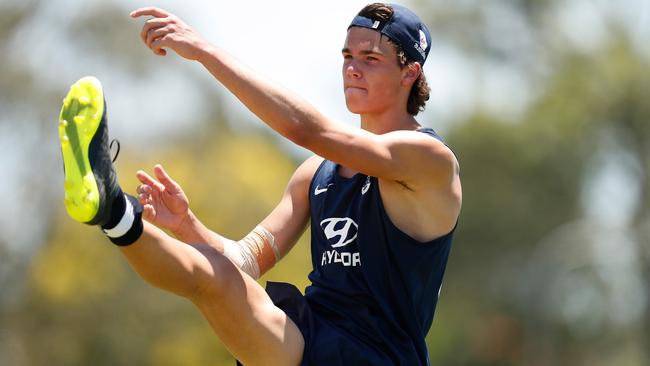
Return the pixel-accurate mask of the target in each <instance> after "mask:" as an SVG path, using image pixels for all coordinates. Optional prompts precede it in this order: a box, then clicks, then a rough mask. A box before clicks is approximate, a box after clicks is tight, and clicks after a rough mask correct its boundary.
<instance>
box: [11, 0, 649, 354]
mask: <svg viewBox="0 0 650 366" xmlns="http://www.w3.org/2000/svg"><path fill="white" fill-rule="evenodd" d="M333 3H334V4H335V5H341V4H343V2H336V1H335V2H333ZM347 3H348V2H346V4H347ZM406 3H407V5H409V6H411V7H412V8H413V9H415V10H416V12H418V13H419V14H420V15H421V16H422V17H423V18H424V19H425V20H426V22H427V23H428V24H429V25H430V28H431V29H432V31H433V33H434V49H433V51H432V54H431V56H430V61H429V62H428V63H427V68H425V70H426V71H427V75H428V77H429V82H430V84H431V86H432V88H433V93H432V100H431V101H430V103H429V109H428V111H427V112H426V113H425V114H424V115H423V116H422V117H421V122H422V123H423V124H424V125H426V126H430V127H434V128H436V129H438V130H439V131H440V132H442V134H443V135H444V136H445V137H446V138H447V140H448V142H449V144H450V146H451V147H452V148H453V149H454V151H455V152H456V154H457V156H458V158H459V161H460V163H461V167H462V179H463V188H464V207H463V212H462V215H461V219H460V226H459V230H458V234H457V237H456V240H455V242H454V249H453V251H452V256H451V259H450V262H449V266H448V270H447V271H448V272H447V274H446V278H445V285H444V287H443V291H442V297H441V301H440V303H439V306H438V310H437V314H436V319H435V320H434V324H433V327H432V329H431V331H430V333H429V335H428V337H427V342H428V344H429V346H430V357H431V362H432V364H434V365H479V366H483V365H484V366H488V365H489V366H497V365H503V366H508V365H513V366H514V365H540V366H541V365H590V366H591V365H597V366H598V365H603V366H604V365H616V366H618V365H630V366H634V365H648V364H650V302H649V301H648V295H649V292H648V290H649V288H648V284H649V283H650V125H649V120H650V103H649V102H648V101H649V96H650V72H649V70H650V48H649V47H648V46H647V44H648V43H647V39H648V36H650V4H649V3H648V2H647V0H626V1H618V2H613V1H606V0H600V1H599V0H535V1H533V0H503V1H478V0H464V1H455V2H447V1H438V0H436V1H411V2H406ZM160 4H161V5H163V6H166V7H167V8H169V9H170V10H172V11H175V12H177V13H178V14H179V15H181V16H183V17H184V18H185V19H187V20H188V21H189V22H190V23H191V24H194V23H193V20H195V21H196V23H198V24H203V28H202V29H200V31H205V32H206V33H210V29H211V28H210V27H209V26H207V25H206V24H212V23H205V20H204V19H205V18H201V17H198V16H197V15H196V13H198V12H200V11H201V7H202V5H201V3H197V2H184V3H183V4H181V3H177V2H173V1H166V2H162V1H161V2H160ZM242 4H243V5H241V4H240V5H236V4H230V5H228V4H226V5H224V6H225V10H228V9H229V7H232V8H233V9H234V8H236V7H237V6H250V7H263V6H267V5H263V4H262V3H260V2H255V1H251V2H243V3H242ZM360 4H361V5H362V4H363V3H360ZM139 5H144V4H139V3H138V4H135V5H134V4H129V3H126V2H107V1H99V0H95V1H87V2H83V3H82V2H80V1H75V0H57V1H51V2H46V1H43V0H27V1H20V2H19V1H7V0H4V1H2V2H0V164H1V165H0V166H1V168H2V175H1V179H0V194H2V197H3V198H4V202H3V210H2V213H1V214H0V364H1V365H11V366H13V365H104V364H105V365H116V364H117V365H224V364H231V362H232V358H231V357H230V356H229V355H228V353H227V352H226V351H225V349H224V348H223V347H222V345H221V344H220V342H219V341H218V339H217V338H216V337H215V336H213V335H212V333H211V331H210V329H209V327H208V326H207V323H206V322H205V321H203V319H202V318H201V317H200V315H199V314H198V312H197V311H195V309H194V308H193V307H192V306H191V304H190V303H189V302H187V301H184V300H182V299H178V298H176V297H174V296H170V295H169V294H165V293H163V292H161V291H159V290H156V289H153V288H151V287H149V286H147V285H145V284H144V283H143V282H142V281H141V280H140V279H139V278H138V277H137V276H136V275H135V274H134V272H133V271H132V270H131V269H130V268H129V267H128V265H127V264H126V262H125V261H124V260H123V259H122V258H121V257H120V255H119V253H118V251H116V250H114V249H113V248H111V247H110V245H106V243H107V242H106V240H105V239H103V238H102V235H101V234H100V233H99V232H98V231H97V230H94V229H92V228H89V227H85V226H82V225H78V224H76V223H74V222H73V221H72V220H70V219H69V218H68V217H67V216H66V214H65V210H64V209H63V205H62V204H61V197H62V196H61V184H60V183H61V181H62V174H61V169H60V168H61V165H60V164H61V163H60V155H59V154H60V153H59V152H58V150H57V149H58V146H57V140H56V118H57V113H58V110H59V103H60V98H61V97H62V96H63V95H64V94H65V92H66V90H67V86H68V85H69V84H70V83H71V82H73V81H74V80H76V79H77V78H78V77H80V76H83V75H85V74H94V75H97V76H98V77H99V78H100V79H101V80H103V82H104V85H105V88H106V90H107V94H108V95H107V98H108V101H109V110H110V115H111V131H112V133H113V135H114V136H115V137H118V138H120V140H122V145H123V147H124V149H123V152H122V154H121V156H120V159H119V163H118V165H117V169H118V174H119V176H120V179H121V184H122V185H123V186H124V187H125V188H126V189H135V187H136V185H137V182H136V180H135V178H134V177H133V173H134V172H135V171H136V170H137V169H139V168H145V169H150V167H152V166H153V164H155V163H157V162H162V163H163V164H164V165H165V166H166V168H167V169H168V171H169V172H170V173H171V174H172V176H174V177H175V178H176V179H177V180H178V181H179V182H181V184H182V185H183V187H184V188H185V190H186V192H187V193H188V195H189V197H190V200H191V205H192V207H193V209H194V210H195V212H197V214H198V215H199V217H200V218H201V219H202V220H203V221H204V222H205V223H206V224H207V225H208V226H209V227H212V228H214V229H215V230H216V231H218V232H220V233H222V234H224V235H226V236H229V237H233V238H236V237H240V236H241V235H243V234H245V233H246V232H247V231H248V230H249V229H250V228H251V227H253V226H254V225H256V224H257V223H258V222H259V221H260V220H261V219H262V218H263V217H264V216H265V215H266V214H267V213H268V212H269V211H270V210H271V208H272V207H273V206H274V205H275V203H276V202H277V201H278V199H279V197H280V194H281V192H282V190H283V188H284V184H285V183H286V181H287V180H288V178H289V176H290V175H291V173H292V171H293V169H294V168H295V167H296V166H297V164H299V162H300V161H301V160H302V159H304V157H305V156H306V154H307V153H306V152H305V151H304V150H301V149H299V148H295V147H292V146H289V145H287V144H286V143H285V142H283V141H282V140H281V139H280V138H278V136H277V135H276V134H275V133H273V132H270V131H269V130H268V129H266V128H264V127H262V124H261V123H259V121H256V120H255V119H254V118H253V117H251V116H250V114H247V112H246V111H245V110H243V109H242V108H239V107H237V103H236V101H234V100H233V99H232V98H231V97H229V96H227V94H226V93H225V92H224V91H223V89H221V87H220V86H216V85H215V83H214V82H213V81H212V80H211V79H210V77H209V75H207V73H205V72H204V71H203V70H201V69H200V68H199V67H197V66H196V65H191V64H188V63H185V62H183V61H180V60H179V59H178V58H174V57H168V58H165V59H159V58H155V57H153V56H151V55H150V54H149V53H148V52H147V51H146V50H145V49H144V47H142V46H141V45H140V43H139V42H140V41H139V39H138V37H137V34H138V32H139V24H138V23H136V22H133V21H131V20H129V19H128V17H127V16H126V14H128V11H129V10H131V9H132V8H133V7H135V6H139ZM354 5H355V6H354V8H357V6H356V5H357V4H356V3H355V4H354ZM361 5H359V6H358V7H360V6H361ZM276 6H277V7H278V9H276V10H277V14H279V15H278V16H281V15H282V14H283V13H284V12H288V11H289V9H294V8H298V10H299V11H302V12H307V11H310V12H311V13H310V15H314V16H327V14H329V13H328V11H330V9H327V8H309V6H312V5H305V4H302V5H299V4H297V3H291V2H288V3H287V2H284V3H283V2H280V3H278V4H276ZM341 6H342V5H341ZM210 9H211V10H210V11H211V12H213V13H214V14H211V15H210V17H209V18H210V19H213V20H214V19H216V20H214V22H216V23H218V22H219V19H220V17H221V19H223V17H228V16H229V14H222V13H223V12H226V11H223V12H218V11H216V10H214V9H213V8H210ZM220 9H222V8H220ZM350 15H352V13H351V14H350ZM194 17H196V18H194ZM202 19H203V20H202ZM202 22H204V23H202ZM343 23H345V21H344V22H343ZM257 26H259V28H255V27H256V26H255V25H252V26H251V27H252V28H253V29H252V31H253V32H260V29H264V31H265V32H269V33H270V34H273V33H272V32H274V31H275V32H278V34H279V35H278V36H277V37H273V39H275V40H278V39H281V38H282V36H286V35H285V34H284V33H281V32H283V30H281V29H280V28H273V27H270V28H268V29H267V28H262V27H261V26H260V25H257ZM215 27H216V26H215ZM343 29H344V28H343ZM313 30H314V31H315V28H314V29H313ZM307 33H308V32H307ZM341 34H343V36H344V33H337V34H335V35H336V37H338V38H341V37H342V36H341ZM231 35H232V37H235V36H236V32H233V33H232V34H225V35H224V34H221V35H220V36H219V37H222V38H223V39H227V38H228V37H229V36H231ZM219 37H217V36H215V38H216V40H217V41H221V38H219ZM323 37H325V36H323ZM327 37H330V35H328V36H327ZM331 37H333V36H331ZM338 38H337V40H336V42H341V41H342V39H341V40H338ZM304 47H306V48H308V47H310V45H309V44H305V45H304ZM309 49H311V48H309ZM282 50H283V52H286V53H288V55H287V54H284V53H283V52H279V53H274V54H271V55H263V57H255V58H254V59H253V58H250V59H247V58H246V57H247V56H246V55H247V54H245V53H243V54H242V55H243V59H244V61H245V62H250V63H252V64H253V65H254V66H255V62H259V60H258V59H262V61H264V60H265V59H267V60H271V59H273V58H276V57H277V58H278V59H280V60H282V63H287V64H290V65H289V66H290V67H291V75H292V76H293V77H295V79H309V77H306V75H308V76H313V77H314V78H315V81H314V85H315V86H314V85H312V84H309V85H310V86H311V87H312V89H305V90H306V91H305V92H304V93H305V94H308V95H310V96H315V97H313V99H315V104H316V105H317V106H320V104H319V103H323V105H324V106H325V109H326V110H327V111H328V112H329V111H330V109H329V108H330V106H331V105H337V106H338V108H339V109H338V110H336V111H335V112H331V113H332V114H333V115H335V116H340V115H344V113H345V111H344V109H343V104H342V99H341V98H339V99H338V100H337V99H336V98H337V97H336V95H334V94H328V92H327V91H324V90H321V89H327V88H321V86H323V85H330V84H327V82H323V81H322V79H323V78H322V77H321V78H320V79H319V76H318V74H319V73H320V72H321V71H322V72H323V73H324V74H325V75H329V74H328V72H330V71H325V70H319V69H317V68H314V67H315V66H314V65H313V64H312V63H311V62H310V58H318V57H319V56H318V55H316V56H314V55H313V54H310V53H301V52H300V48H298V51H295V50H289V51H286V50H285V49H284V48H282ZM295 52H298V54H297V55H295ZM328 52H329V51H328ZM333 52H334V54H336V53H337V52H338V50H334V51H333ZM337 56H338V55H337ZM304 59H306V60H307V61H306V62H305V61H303V60H304ZM296 60H297V61H296ZM269 62H270V61H269ZM336 67H338V65H336ZM266 72H267V73H269V74H270V75H271V76H272V77H276V78H277V79H278V81H279V82H281V83H282V82H283V81H287V83H288V84H290V85H293V84H292V83H294V82H295V79H292V78H291V77H288V76H287V74H285V73H284V71H280V70H279V69H278V72H277V73H275V72H274V70H266ZM294 74H295V75H294ZM296 75H297V76H296ZM326 77H327V76H326ZM285 78H286V80H285ZM332 79H333V78H332ZM319 80H321V81H319ZM328 82H332V84H331V85H334V86H333V88H336V87H337V85H338V84H337V83H338V81H336V82H335V81H328ZM300 85H301V86H299V88H309V87H307V86H303V84H300ZM301 92H302V90H301ZM332 100H334V102H332ZM339 101H341V103H339ZM345 118H348V119H347V120H346V122H348V123H353V122H354V119H353V117H349V116H348V117H345ZM233 213H234V214H233ZM306 238H308V235H305V236H304V237H303V238H302V239H301V241H300V243H299V244H298V245H297V246H296V249H294V251H293V252H292V253H291V254H290V255H289V256H288V257H287V258H286V259H284V260H283V262H282V264H281V265H280V266H277V267H276V268H275V269H274V270H273V271H272V272H271V273H269V274H268V275H267V276H265V278H263V279H262V280H261V282H264V281H265V280H267V279H268V280H276V281H288V282H292V283H295V284H296V285H298V287H300V288H304V287H305V286H306V285H307V284H308V283H307V279H306V275H307V273H308V272H309V269H310V268H309V266H310V260H309V243H308V241H307V240H306Z"/></svg>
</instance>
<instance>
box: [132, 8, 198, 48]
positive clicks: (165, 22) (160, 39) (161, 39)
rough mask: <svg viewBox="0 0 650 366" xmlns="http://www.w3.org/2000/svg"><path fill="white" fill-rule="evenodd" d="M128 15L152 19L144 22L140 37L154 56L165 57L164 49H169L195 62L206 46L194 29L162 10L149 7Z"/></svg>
mask: <svg viewBox="0 0 650 366" xmlns="http://www.w3.org/2000/svg"><path fill="white" fill-rule="evenodd" d="M130 15H131V17H132V18H139V17H142V16H152V17H153V18H151V19H149V20H147V21H145V22H144V26H143V27H142V31H141V32H140V37H141V38H142V41H143V42H144V43H145V44H146V45H147V47H149V48H150V49H151V50H152V51H153V52H154V53H155V54H156V55H159V56H165V55H166V54H167V51H166V50H165V48H170V49H172V50H174V51H175V52H176V53H177V54H178V55H179V56H181V57H183V58H186V59H188V60H197V59H198V58H199V56H200V54H201V51H202V50H203V49H204V48H205V46H207V45H208V42H206V41H205V40H204V39H203V37H201V36H200V35H199V34H198V33H197V32H196V31H195V30H194V29H192V28H191V27H190V26H188V25H187V24H185V22H183V21H182V20H181V19H180V18H178V17H177V16H175V15H174V14H171V13H169V12H167V11H165V10H163V9H160V8H156V7H153V6H151V7H146V8H140V9H137V10H134V11H133V12H131V14H130Z"/></svg>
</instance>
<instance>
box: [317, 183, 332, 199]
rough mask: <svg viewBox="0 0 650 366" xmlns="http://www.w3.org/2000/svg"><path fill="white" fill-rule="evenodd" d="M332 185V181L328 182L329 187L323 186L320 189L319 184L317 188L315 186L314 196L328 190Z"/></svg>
mask: <svg viewBox="0 0 650 366" xmlns="http://www.w3.org/2000/svg"><path fill="white" fill-rule="evenodd" d="M331 185H332V183H330V184H328V185H327V187H325V188H321V189H318V186H316V188H314V196H318V195H319V194H321V193H323V192H327V188H329V186H331Z"/></svg>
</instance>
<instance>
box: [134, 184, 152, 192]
mask: <svg viewBox="0 0 650 366" xmlns="http://www.w3.org/2000/svg"><path fill="white" fill-rule="evenodd" d="M152 190H153V188H151V186H150V185H148V184H140V185H139V186H138V188H136V190H135V191H136V192H138V194H141V193H144V194H151V191H152Z"/></svg>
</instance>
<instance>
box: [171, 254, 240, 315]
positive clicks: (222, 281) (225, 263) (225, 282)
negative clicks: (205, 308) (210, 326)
mask: <svg viewBox="0 0 650 366" xmlns="http://www.w3.org/2000/svg"><path fill="white" fill-rule="evenodd" d="M192 246H193V247H194V248H195V249H196V250H197V251H199V252H200V253H201V254H202V255H203V256H204V257H205V258H206V260H207V262H206V263H207V265H202V266H197V268H195V269H194V271H193V272H194V273H193V274H194V275H193V276H192V282H193V283H192V285H191V286H190V291H189V292H188V293H187V294H186V295H185V296H184V297H187V298H188V299H190V300H192V301H193V302H205V301H210V302H211V303H214V302H216V301H218V300H219V299H221V298H223V296H225V295H226V294H227V295H228V296H236V295H237V294H235V293H233V292H236V291H237V290H236V289H237V288H243V287H244V286H242V285H241V284H242V283H243V282H244V279H243V278H242V276H245V275H246V274H244V273H242V272H241V271H240V270H239V269H238V268H237V267H236V266H235V265H234V264H233V263H232V262H231V261H230V259H228V258H227V257H225V256H224V255H223V254H222V253H219V252H218V251H217V250H216V249H214V248H213V247H211V246H209V245H206V244H196V245H192ZM238 285H239V286H238ZM241 295H242V296H244V295H245V294H244V293H243V292H242V294H241Z"/></svg>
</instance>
